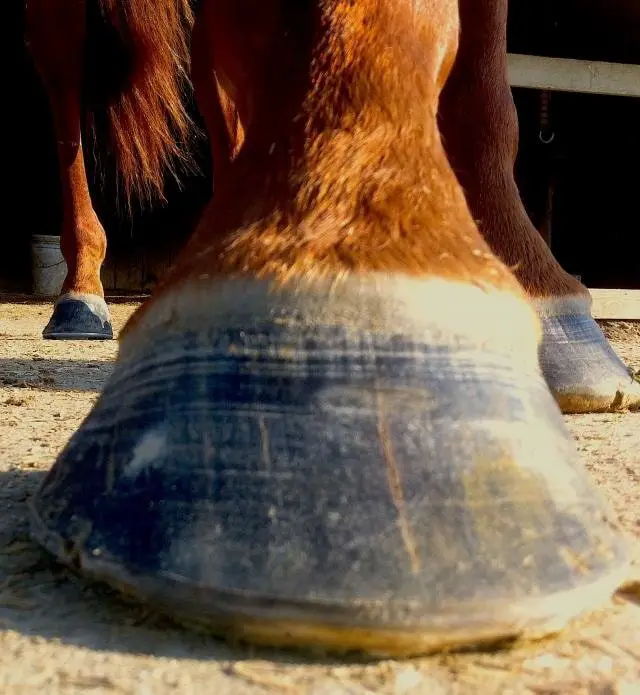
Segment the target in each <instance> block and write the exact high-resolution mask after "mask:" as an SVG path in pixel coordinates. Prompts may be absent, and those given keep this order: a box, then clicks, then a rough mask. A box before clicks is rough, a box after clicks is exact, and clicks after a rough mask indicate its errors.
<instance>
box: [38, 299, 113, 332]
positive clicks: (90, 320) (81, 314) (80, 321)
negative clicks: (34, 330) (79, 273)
mask: <svg viewBox="0 0 640 695" xmlns="http://www.w3.org/2000/svg"><path fill="white" fill-rule="evenodd" d="M42 337H43V338H44V339H45V340H112V339H113V328H112V327H111V319H110V316H109V309H108V308H107V304H106V302H105V301H104V299H103V298H102V297H99V296H98V295H95V294H78V293H75V292H69V293H68V294H63V295H62V296H61V297H60V298H59V299H58V300H57V301H56V303H55V306H54V308H53V315H52V316H51V319H50V320H49V323H48V324H47V325H46V327H45V329H44V330H43V331H42Z"/></svg>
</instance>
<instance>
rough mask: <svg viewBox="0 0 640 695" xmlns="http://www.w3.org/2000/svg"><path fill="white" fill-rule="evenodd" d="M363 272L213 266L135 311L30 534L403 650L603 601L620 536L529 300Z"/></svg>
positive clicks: (163, 604)
mask: <svg viewBox="0 0 640 695" xmlns="http://www.w3.org/2000/svg"><path fill="white" fill-rule="evenodd" d="M374 280H375V282H374ZM374 280H371V281H367V280H366V279H360V278H357V279H352V280H349V281H345V282H344V283H342V284H335V285H332V286H331V287H329V288H326V289H325V288H324V287H320V288H317V289H316V288H315V287H314V288H313V291H312V290H307V291H306V292H301V291H299V290H298V289H296V290H288V289H282V290H278V291H275V290H273V288H272V287H271V286H270V285H267V283H266V282H265V283H264V284H261V283H257V282H254V281H251V282H249V281H241V280H234V281H225V282H222V281H219V282H216V283H215V284H212V285H211V286H206V287H204V288H203V289H198V290H197V292H200V293H201V294H196V290H194V291H193V292H194V293H193V294H191V295H189V294H186V295H185V294H184V293H181V295H180V297H178V298H176V299H175V302H173V300H172V302H173V303H167V301H168V300H166V301H165V304H164V305H162V304H156V305H154V306H152V310H150V312H149V313H147V315H146V316H144V317H143V319H142V321H141V322H140V323H138V325H137V327H136V332H130V333H129V334H128V335H127V336H126V337H125V339H124V341H123V343H122V345H121V349H120V353H119V362H118V366H117V368H116V371H115V372H114V374H113V375H112V377H111V379H110V381H109V383H108V384H107V385H106V387H105V389H104V391H103V393H102V395H101V397H100V399H99V401H98V403H97V404H96V406H95V407H94V409H93V411H92V412H91V414H90V415H89V416H88V418H87V419H86V420H85V422H84V423H83V425H82V427H81V429H80V430H79V431H78V432H77V433H76V434H75V435H74V437H73V438H72V439H71V441H70V442H69V444H68V445H67V447H66V448H65V450H64V451H63V452H62V454H61V455H60V457H59V458H58V460H57V462H56V464H55V465H54V466H53V468H52V469H51V471H50V472H49V474H48V476H47V478H46V479H45V481H44V482H43V484H42V485H41V487H40V489H39V490H38V491H37V493H36V494H35V495H34V496H33V498H32V500H31V514H32V534H33V536H34V537H35V538H36V539H37V540H38V542H39V543H41V544H42V545H43V546H44V547H45V548H47V549H48V550H49V551H50V552H51V553H52V554H54V555H55V556H56V557H57V558H58V559H59V560H60V561H62V562H64V563H67V564H70V565H72V566H74V567H75V568H77V569H79V570H81V571H82V572H85V573H86V574H87V575H89V576H91V577H94V578H99V579H101V580H103V581H106V582H108V583H109V584H111V585H112V586H114V587H116V588H117V589H120V590H122V591H124V592H125V593H128V594H132V595H134V596H136V597H137V598H138V599H141V600H143V601H145V602H147V603H149V604H151V605H154V606H156V607H157V608H159V609H161V610H162V611H164V612H167V613H168V614H170V615H172V616H173V617H175V618H178V620H180V621H181V622H184V623H186V624H189V625H192V626H195V627H204V628H206V629H208V630H209V631H212V632H214V633H216V634H222V635H225V636H227V637H230V638H232V639H241V640H246V641H251V642H257V643H260V644H264V645H271V646H280V647H283V646H284V647H292V646H296V647H305V648H312V649H314V648H315V649H320V650H325V651H336V652H354V651H355V652H364V653H367V654H370V655H373V656H410V655H416V654H422V653H428V652H433V651H438V650H442V649H451V648H454V647H463V646H467V647H473V646H476V645H479V644H486V643H490V642H491V643H495V642H500V641H502V640H508V639H513V638H515V637H518V636H525V637H529V638H532V637H538V636H542V635H545V634H549V633H551V632H555V631H557V630H560V629H561V628H562V627H563V625H564V624H565V623H566V622H567V621H568V620H570V619H571V618H572V617H574V616H576V615H578V614H579V613H582V612H583V611H585V610H588V609H590V608H593V607H596V606H597V605H598V604H600V603H602V602H604V601H606V599H607V598H608V597H609V596H610V595H611V594H612V593H613V591H614V590H615V589H616V587H617V586H618V584H619V582H620V581H621V579H622V578H623V576H624V574H625V573H626V570H627V566H628V561H627V554H628V553H627V548H626V545H625V542H624V539H623V538H621V536H620V534H619V531H618V529H617V527H616V525H615V523H614V522H613V521H612V520H611V519H610V515H609V511H608V509H607V507H606V505H604V503H603V501H602V499H601V498H600V496H599V495H598V493H597V490H594V489H593V486H592V484H591V481H590V479H589V477H588V475H587V473H586V471H585V470H584V469H583V468H582V466H581V465H580V462H579V460H578V457H577V453H576V451H575V449H574V446H573V442H572V440H571V438H570V436H569V434H568V432H567V430H566V427H565V424H564V421H563V419H562V416H561V415H560V413H559V411H558V408H557V405H556V403H555V401H554V400H553V398H552V396H551V394H550V393H549V390H548V388H547V385H546V384H545V382H544V379H543V378H542V375H541V374H540V371H539V367H538V355H537V342H536V330H535V329H536V326H535V322H534V317H533V314H532V312H531V310H530V307H529V306H528V305H527V304H526V303H525V302H523V301H522V300H520V299H518V298H514V299H512V298H511V297H502V296H491V295H487V294H486V293H485V292H484V291H483V290H480V289H478V288H466V287H462V288H460V287H458V286H454V287H451V286H449V285H447V284H444V283H432V282H424V283H423V282H421V281H418V280H412V279H411V280H407V279H404V278H401V279H397V280H396V279H395V278H391V279H387V278H385V277H380V278H374ZM447 293H448V297H447ZM185 296H186V297H187V298H188V299H189V302H188V304H187V303H185V304H186V305H187V306H188V307H191V309H190V311H191V314H190V315H189V314H187V313H186V312H180V311H177V309H178V308H180V306H184V305H183V304H181V302H182V300H183V298H184V297H185ZM443 297H447V300H446V301H445V300H444V299H443ZM471 306H472V307H473V315H471V316H470V315H469V314H468V313H467V312H468V307H471ZM422 307H430V311H428V312H425V311H424V310H423V309H422ZM438 307H444V309H443V311H438ZM198 311H201V312H202V313H201V314H198V313H197V312H198ZM504 311H508V312H510V313H509V315H510V317H511V318H510V320H509V321H508V322H496V321H495V320H493V319H492V317H493V316H495V315H503V313H504ZM153 312H155V313H153ZM434 315H435V317H436V318H434ZM167 317H172V318H171V322H170V323H168V322H167ZM181 318H182V319H184V322H183V324H182V325H181V324H180V321H181ZM187 319H188V320H187ZM505 326H506V328H504V332H505V333H504V334H503V327H505ZM507 330H508V334H506V331H507ZM510 335H512V336H516V337H517V339H518V340H521V339H523V338H522V337H523V336H524V342H522V343H519V342H516V343H513V344H510V345H507V344H506V342H505V340H508V339H509V336H510Z"/></svg>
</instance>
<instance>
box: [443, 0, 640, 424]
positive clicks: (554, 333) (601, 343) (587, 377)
mask: <svg viewBox="0 0 640 695" xmlns="http://www.w3.org/2000/svg"><path fill="white" fill-rule="evenodd" d="M507 4H508V2H507V0H486V1H483V2H478V1H477V0H460V15H461V25H462V32H461V37H462V38H461V44H460V51H459V53H458V56H457V59H456V63H455V66H454V69H453V72H452V74H451V77H450V79H449V81H448V83H447V85H446V87H445V89H444V93H443V98H442V100H441V105H440V120H441V128H442V131H443V136H444V140H445V147H446V149H447V153H448V155H449V158H450V160H451V162H452V164H453V167H454V169H455V170H456V173H457V175H458V178H459V180H460V182H461V183H462V186H463V188H464V189H465V193H466V196H467V200H468V203H469V205H470V207H471V211H472V213H473V215H474V218H475V219H476V220H478V223H479V225H480V230H481V231H482V233H483V235H484V238H485V239H486V240H487V241H488V243H489V245H490V246H491V248H492V250H493V251H494V252H495V253H496V254H497V255H498V256H499V257H500V258H501V259H502V260H503V261H504V262H505V263H506V264H507V265H508V266H509V267H512V268H513V269H514V273H515V275H516V277H517V278H518V280H519V281H520V282H521V283H522V285H523V287H524V288H525V290H526V292H527V294H528V296H529V297H530V298H531V300H532V301H533V304H534V306H535V308H536V311H537V313H538V315H539V317H540V319H541V321H542V328H543V340H542V345H541V350H540V360H541V364H542V370H543V372H544V375H545V377H546V379H547V381H548V383H549V386H550V388H551V390H552V392H553V394H554V396H555V397H556V399H557V401H558V403H559V404H560V407H561V408H562V409H563V410H564V411H565V412H589V411H598V410H609V409H612V408H623V407H640V384H638V383H637V382H635V381H634V379H633V378H632V376H631V373H630V370H629V369H628V368H627V367H626V366H625V365H624V364H623V363H622V362H621V360H620V359H619V358H618V356H617V355H616V354H615V353H614V351H613V349H612V348H611V346H610V345H609V343H608V342H607V340H606V338H605V337H604V335H603V333H602V331H601V330H600V328H599V327H598V325H597V324H596V322H595V321H594V320H593V318H592V317H591V308H590V307H591V298H590V296H589V293H588V291H587V289H586V288H585V287H584V286H583V285H582V284H581V283H580V282H578V281H577V280H576V279H575V278H573V277H572V276H570V275H569V274H568V273H566V272H565V271H564V270H563V269H562V268H561V267H560V265H559V264H558V262H557V261H556V260H555V258H554V257H553V255H552V253H551V251H550V250H549V248H548V246H547V245H546V244H545V242H544V240H543V239H542V237H541V236H540V234H538V232H537V231H536V229H535V228H534V226H533V224H532V223H531V221H530V219H529V217H528V216H527V213H526V211H525V209H524V206H523V204H522V201H521V199H520V195H519V192H518V189H517V186H516V183H515V180H514V174H513V167H514V163H515V158H516V154H517V146H518V123H517V115H516V110H515V105H514V103H513V98H512V95H511V89H510V86H509V82H508V77H507V46H506V21H507ZM469 114H473V120H472V121H469ZM603 243H604V242H603Z"/></svg>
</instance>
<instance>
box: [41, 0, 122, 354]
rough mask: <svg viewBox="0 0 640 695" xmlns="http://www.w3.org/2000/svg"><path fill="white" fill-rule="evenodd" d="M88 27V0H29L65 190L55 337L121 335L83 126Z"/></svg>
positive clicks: (50, 330) (50, 331)
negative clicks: (108, 287) (112, 309)
mask: <svg viewBox="0 0 640 695" xmlns="http://www.w3.org/2000/svg"><path fill="white" fill-rule="evenodd" d="M85 34H86V30H85V3H84V0H29V2H28V3H27V35H28V41H29V48H30V51H31V55H32V57H33V60H34V62H35V65H36V67H37V69H38V71H39V73H40V76H41V78H42V82H43V85H44V87H45V90H46V92H47V95H48V97H49V102H50V104H51V115H52V118H53V125H54V131H55V137H56V141H57V152H58V162H59V167H60V183H61V189H62V202H63V223H62V231H61V236H60V246H61V250H62V255H63V256H64V259H65V261H66V264H67V277H66V279H65V281H64V284H63V287H62V295H61V296H60V297H59V298H58V300H57V302H56V305H55V308H54V312H53V316H52V317H51V320H50V321H49V323H48V325H47V327H46V328H45V329H44V332H43V336H44V337H45V338H53V339H94V340H99V339H109V338H112V337H113V332H112V329H111V323H110V318H109V312H108V309H107V305H106V304H105V301H104V291H103V288H102V283H101V281H100V267H101V265H102V263H103V261H104V258H105V254H106V248H107V239H106V235H105V232H104V229H103V228H102V225H101V224H100V221H99V219H98V217H97V215H96V213H95V211H94V209H93V204H92V202H91V196H90V194H89V186H88V182H87V174H86V171H85V166H84V156H83V149H82V137H81V129H80V118H81V103H80V99H81V84H82V68H83V58H84V43H85V39H86V35H85Z"/></svg>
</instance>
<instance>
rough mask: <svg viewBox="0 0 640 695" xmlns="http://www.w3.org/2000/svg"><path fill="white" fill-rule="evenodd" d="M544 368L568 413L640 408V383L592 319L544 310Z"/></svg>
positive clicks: (554, 392) (541, 361)
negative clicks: (550, 313) (549, 312)
mask: <svg viewBox="0 0 640 695" xmlns="http://www.w3.org/2000/svg"><path fill="white" fill-rule="evenodd" d="M540 314H541V316H540V318H541V321H542V331H543V339H542V345H541V348H540V365H541V367H542V372H543V374H544V376H545V379H546V381H547V384H548V385H549V389H550V390H551V392H552V393H553V395H554V397H555V399H556V401H557V403H558V405H559V406H560V409H561V410H562V411H563V412H564V413H589V412H606V411H613V410H623V409H626V408H631V409H635V408H638V407H640V383H638V382H637V381H636V380H635V379H634V378H633V376H632V373H631V370H630V369H629V368H628V367H627V366H626V365H625V364H624V362H622V360H621V359H620V358H619V357H618V355H616V353H615V352H614V350H613V348H612V347H611V345H609V342H608V341H607V339H606V338H605V336H604V334H603V333H602V331H601V330H600V327H599V326H598V324H597V323H596V322H595V321H594V319H593V318H592V317H591V315H590V314H589V313H588V311H587V312H585V313H566V314H560V313H554V314H552V315H549V314H546V313H545V312H544V310H543V311H541V312H540Z"/></svg>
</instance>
